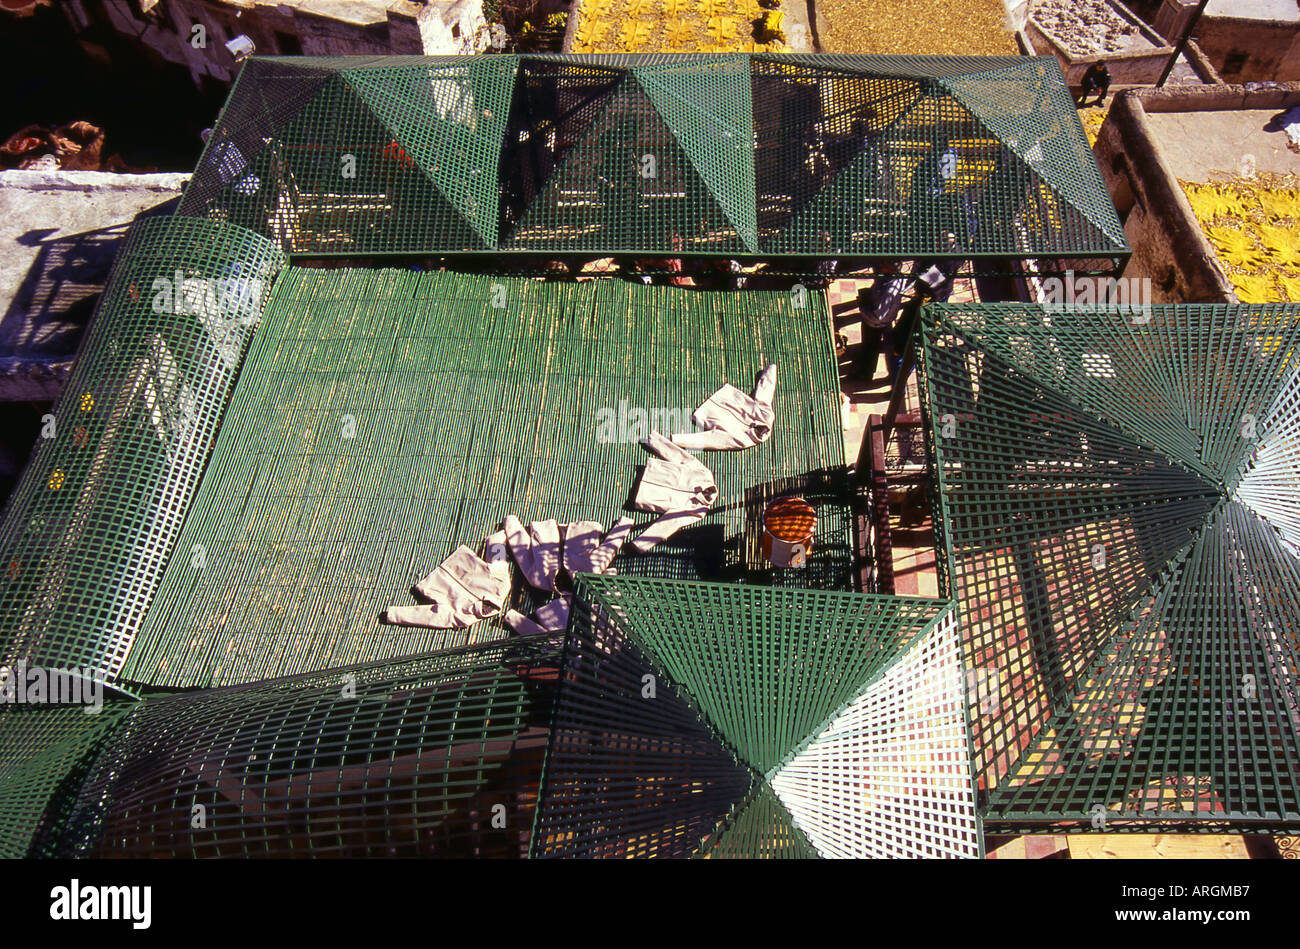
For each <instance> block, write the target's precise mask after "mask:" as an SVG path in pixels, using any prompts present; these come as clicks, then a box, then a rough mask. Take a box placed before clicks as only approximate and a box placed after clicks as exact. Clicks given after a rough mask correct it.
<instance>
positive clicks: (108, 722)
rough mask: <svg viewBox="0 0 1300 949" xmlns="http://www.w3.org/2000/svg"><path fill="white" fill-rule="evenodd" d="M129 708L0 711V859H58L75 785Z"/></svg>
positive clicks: (123, 705)
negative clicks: (88, 710)
mask: <svg viewBox="0 0 1300 949" xmlns="http://www.w3.org/2000/svg"><path fill="white" fill-rule="evenodd" d="M131 707H132V706H131V704H130V703H115V704H111V705H106V706H105V707H104V708H103V709H102V710H101V711H100V712H98V713H97V714H96V713H87V711H86V708H87V707H86V706H66V705H65V706H53V707H50V706H45V707H42V706H31V705H19V706H15V705H8V704H6V705H4V706H3V707H0V857H2V858H5V859H16V858H21V857H48V856H55V855H56V854H57V853H58V850H59V838H60V836H61V835H62V834H63V832H64V828H65V826H66V822H67V820H68V818H69V816H70V814H71V802H72V800H73V799H74V798H75V796H76V793H77V788H78V787H79V786H80V784H79V782H80V781H81V780H83V779H84V777H85V774H86V771H87V770H88V769H89V767H90V763H91V760H92V759H93V757H94V754H95V751H96V749H97V748H98V747H100V746H101V745H102V744H103V743H104V741H105V740H107V738H108V737H109V736H110V735H111V734H112V732H113V730H114V729H115V728H117V727H118V725H119V724H120V723H121V722H122V720H123V718H124V716H125V715H127V714H129V711H130V709H131Z"/></svg>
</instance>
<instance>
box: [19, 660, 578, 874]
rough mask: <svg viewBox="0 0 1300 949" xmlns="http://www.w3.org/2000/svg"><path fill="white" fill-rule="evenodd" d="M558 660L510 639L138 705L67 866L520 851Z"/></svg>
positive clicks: (99, 763)
mask: <svg viewBox="0 0 1300 949" xmlns="http://www.w3.org/2000/svg"><path fill="white" fill-rule="evenodd" d="M558 656H559V648H558V646H552V645H550V644H549V643H547V642H545V641H540V640H538V639H535V638H528V639H524V638H520V639H515V640H512V641H510V642H509V643H495V644H486V645H480V646H475V647H470V648H468V649H462V650H452V651H447V652H442V653H437V654H433V655H429V656H424V657H420V658H419V659H416V660H411V661H406V662H390V663H383V664H372V665H368V666H358V667H351V668H343V669H336V670H331V671H330V672H328V673H321V674H317V675H312V676H299V677H295V678H287V679H277V680H273V681H268V682H260V683H255V684H252V685H248V686H242V687H237V688H228V689H213V690H208V691H201V692H195V693H189V694H180V695H174V696H164V697H158V698H150V699H146V700H145V701H143V702H140V703H137V704H136V705H135V706H134V707H133V708H132V710H131V714H130V718H129V720H127V721H126V722H124V723H123V724H121V725H120V726H119V727H118V728H117V730H116V732H115V733H114V734H113V736H112V737H111V739H110V740H108V741H107V742H106V743H105V744H104V746H103V748H102V749H101V750H100V751H99V753H98V754H97V756H96V757H95V760H94V763H93V765H92V766H91V767H89V768H88V769H87V770H86V773H85V774H84V776H83V777H82V780H81V781H80V784H79V788H77V789H75V791H74V795H75V801H74V803H73V805H72V807H71V813H70V816H69V818H68V820H67V823H66V825H65V829H64V832H63V834H62V839H61V842H60V844H59V847H60V852H61V855H63V856H92V857H118V856H127V857H163V856H185V857H257V856H281V857H287V856H315V857H321V856H333V857H522V856H524V855H525V853H526V851H527V846H528V840H529V832H530V828H531V821H532V813H533V809H534V806H535V803H536V799H537V785H538V781H539V779H540V777H541V771H542V758H543V755H544V753H545V749H546V735H547V726H548V725H549V722H550V717H551V708H552V704H553V701H554V693H555V682H556V675H557V670H556V663H557V660H558ZM43 712H45V713H47V712H48V710H43V709H41V710H35V711H33V712H32V713H31V714H41V713H43ZM77 714H80V711H79V710H77Z"/></svg>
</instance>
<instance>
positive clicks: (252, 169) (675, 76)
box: [181, 54, 1128, 259]
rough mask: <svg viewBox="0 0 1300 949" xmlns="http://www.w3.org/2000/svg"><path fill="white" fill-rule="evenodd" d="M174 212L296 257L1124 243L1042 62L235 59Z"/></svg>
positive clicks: (907, 251) (1090, 247)
mask: <svg viewBox="0 0 1300 949" xmlns="http://www.w3.org/2000/svg"><path fill="white" fill-rule="evenodd" d="M181 213H183V214H186V215H193V216H199V217H208V218H214V219H217V220H222V221H229V222H232V223H238V224H241V225H242V226H244V227H247V228H249V229H251V230H254V231H257V232H258V233H261V234H263V235H266V236H267V237H270V238H272V239H274V240H276V241H277V242H279V244H280V245H281V246H282V247H283V248H284V249H285V250H286V251H288V252H290V253H294V254H304V255H321V254H339V255H355V254H375V253H405V254H417V253H418V254H453V253H454V254H472V253H484V252H489V253H492V254H493V255H498V254H500V252H503V251H508V252H516V253H515V254H513V255H507V258H506V259H508V258H509V257H510V256H518V254H522V253H524V252H530V251H531V252H537V253H546V254H556V253H574V254H584V255H587V256H600V255H601V254H607V253H619V252H626V253H640V254H651V253H659V254H667V253H671V254H674V255H716V256H725V257H755V256H758V257H799V256H803V257H811V258H817V257H836V256H841V255H855V256H856V255H863V256H876V257H882V256H883V257H891V256H892V257H899V256H902V257H916V256H924V255H931V254H941V253H942V254H948V253H951V252H953V251H954V250H955V251H956V252H958V253H960V254H961V255H962V256H963V257H1003V258H1007V257H1010V258H1021V257H1025V256H1051V257H1071V256H1073V257H1086V258H1105V257H1110V258H1115V257H1121V256H1125V255H1127V253H1128V246H1127V243H1126V241H1125V238H1124V232H1123V228H1122V227H1121V226H1120V223H1119V219H1118V217H1117V215H1116V212H1115V208H1114V206H1113V204H1112V203H1111V200H1110V198H1109V196H1108V194H1107V192H1106V189H1105V186H1104V183H1103V182H1102V179H1101V175H1100V172H1099V171H1098V169H1097V165H1096V162H1095V161H1094V160H1093V156H1092V151H1091V149H1090V148H1089V146H1088V142H1087V139H1086V137H1085V136H1084V133H1083V129H1082V126H1081V125H1080V122H1079V119H1078V116H1077V113H1076V111H1075V108H1074V104H1073V100H1072V99H1071V97H1070V93H1069V90H1068V88H1067V87H1066V85H1065V83H1064V80H1063V77H1062V75H1061V72H1060V68H1059V66H1058V65H1057V64H1056V61H1055V60H1054V59H1053V58H1051V57H1011V58H1007V57H1003V58H987V59H983V58H978V57H914V58H908V59H900V58H897V57H872V56H817V55H781V56H777V55H758V54H756V55H746V54H724V55H713V54H709V55H695V54H656V55H645V56H639V55H638V56H574V55H520V56H504V55H484V56H456V57H427V58H421V57H370V58H364V57H358V58H355V59H350V58H341V59H314V58H273V59H262V58H254V59H251V60H249V61H248V63H246V64H245V66H244V69H243V71H242V72H241V74H240V77H239V80H238V81H237V83H236V85H235V87H234V89H233V90H232V92H231V95H230V98H229V100H228V102H227V103H226V106H225V108H224V110H223V112H222V114H221V117H220V120H219V121H218V123H217V125H216V127H215V129H214V131H213V133H212V136H211V138H210V140H209V141H208V144H207V147H206V149H205V151H204V153H203V157H202V158H201V160H200V162H199V165H198V168H197V170H196V173H195V175H194V178H193V180H192V182H191V184H190V186H189V188H188V189H187V191H186V193H185V196H184V199H183V201H182V204H181Z"/></svg>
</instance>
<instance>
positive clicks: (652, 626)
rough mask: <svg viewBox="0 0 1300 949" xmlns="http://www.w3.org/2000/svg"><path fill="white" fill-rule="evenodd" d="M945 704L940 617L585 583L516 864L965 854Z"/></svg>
mask: <svg viewBox="0 0 1300 949" xmlns="http://www.w3.org/2000/svg"><path fill="white" fill-rule="evenodd" d="M961 694H962V678H961V671H960V664H959V659H958V653H957V634H956V630H955V627H954V624H953V622H952V612H951V608H950V606H949V605H948V604H946V603H943V602H941V601H934V600H922V599H917V598H911V597H884V596H869V595H862V594H852V593H833V592H818V591H812V590H791V589H783V588H773V587H754V586H747V585H743V584H718V583H697V582H684V581H664V580H653V579H646V578H633V577H626V576H618V577H610V576H601V577H596V576H590V575H584V576H582V577H581V578H580V580H579V583H578V589H577V592H576V595H575V600H574V612H573V616H572V618H571V621H570V628H569V636H568V639H567V641H566V647H565V656H564V678H563V680H562V684H561V687H560V694H559V699H558V701H557V705H556V716H555V719H554V725H553V728H552V737H551V746H550V750H549V752H548V754H547V764H546V774H545V778H544V781H543V789H542V796H541V801H540V803H539V805H538V809H537V816H536V824H535V829H534V832H533V843H532V852H533V854H534V855H535V856H550V857H555V856H569V857H575V856H576V857H597V856H599V857H647V856H666V857H685V856H697V855H711V856H749V857H758V856H812V855H823V856H858V857H860V856H975V855H977V854H978V851H979V841H978V832H977V829H976V825H975V817H974V797H973V790H972V784H971V778H970V773H969V771H968V758H967V752H968V749H967V740H966V730H965V719H964V716H963V711H962V701H961ZM904 800H905V801H906V806H905V807H901V805H902V802H903V801H904ZM903 810H905V811H906V812H907V813H906V815H903V814H902V813H901V811H903Z"/></svg>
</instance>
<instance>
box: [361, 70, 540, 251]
mask: <svg viewBox="0 0 1300 949" xmlns="http://www.w3.org/2000/svg"><path fill="white" fill-rule="evenodd" d="M514 68H515V63H514V61H513V60H510V59H508V58H505V57H499V56H488V57H482V58H476V57H456V58H455V60H453V61H452V62H450V63H444V62H434V63H430V64H429V65H427V66H394V67H391V68H387V67H383V68H373V67H372V68H368V69H358V70H355V71H350V72H347V73H345V74H344V78H345V80H346V82H347V83H348V85H350V86H351V87H352V88H353V90H354V91H355V92H356V93H357V94H358V95H359V96H360V97H361V98H362V99H364V100H365V101H366V103H367V104H368V105H369V106H370V109H371V111H372V112H373V113H374V114H375V115H376V116H377V117H379V118H380V119H381V120H382V121H383V122H384V124H385V125H386V126H388V128H389V129H391V130H392V132H393V138H394V140H395V141H396V142H398V143H399V145H400V147H402V148H403V149H405V152H406V154H407V155H409V156H410V157H411V158H412V159H414V160H415V162H416V163H417V164H418V165H419V166H420V168H421V170H422V171H424V173H425V174H426V175H428V176H429V179H430V180H431V181H432V182H433V183H434V185H435V186H436V187H437V189H438V191H439V193H441V194H442V195H443V197H445V198H446V199H447V200H448V201H450V202H451V203H452V205H453V206H455V208H456V209H457V210H458V211H459V212H460V213H461V215H462V216H463V217H464V218H465V219H466V220H467V221H469V222H470V223H471V224H473V226H474V230H475V232H476V234H477V235H478V237H479V240H480V242H481V243H482V245H483V246H492V245H494V244H495V243H496V239H497V217H498V213H499V208H498V195H497V177H498V166H497V161H498V159H499V158H500V155H501V148H500V141H501V139H502V136H503V135H504V133H505V125H506V119H507V117H508V114H509V108H510V93H511V88H512V86H513V84H514Z"/></svg>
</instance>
